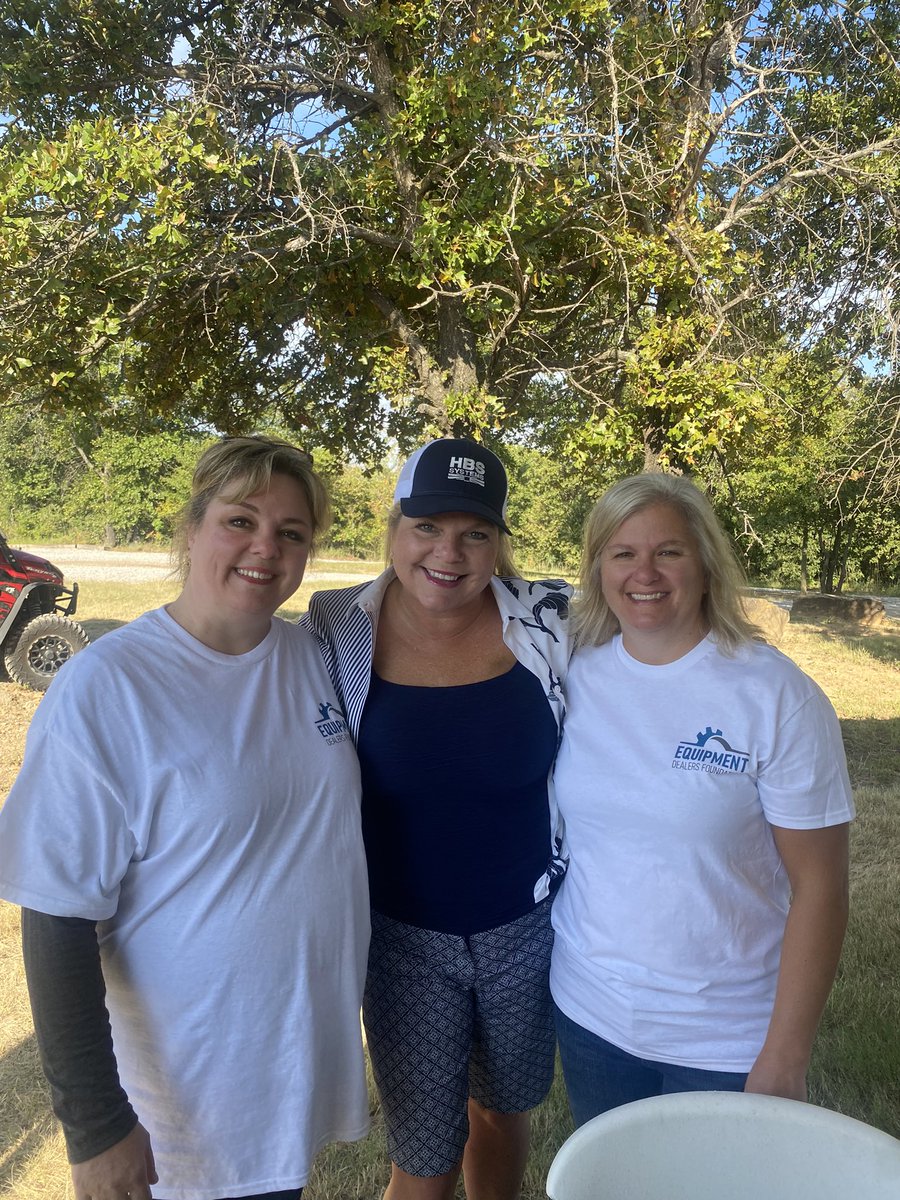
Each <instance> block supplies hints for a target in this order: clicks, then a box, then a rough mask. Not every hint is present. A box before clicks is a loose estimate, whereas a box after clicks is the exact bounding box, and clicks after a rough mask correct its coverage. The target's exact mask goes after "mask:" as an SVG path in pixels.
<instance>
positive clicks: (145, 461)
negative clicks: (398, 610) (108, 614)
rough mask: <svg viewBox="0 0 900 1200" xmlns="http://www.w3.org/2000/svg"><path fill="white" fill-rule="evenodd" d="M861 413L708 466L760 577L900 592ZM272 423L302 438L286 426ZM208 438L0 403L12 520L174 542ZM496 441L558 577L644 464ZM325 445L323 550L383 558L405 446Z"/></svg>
mask: <svg viewBox="0 0 900 1200" xmlns="http://www.w3.org/2000/svg"><path fill="white" fill-rule="evenodd" d="M836 394H837V395H838V396H841V393H840V392H839V391H838V392H837V393H836ZM857 409H861V410H862V411H863V412H870V411H871V410H870V409H869V408H867V406H866V404H865V399H864V397H852V396H844V397H843V400H842V402H841V403H837V402H834V403H829V404H828V405H827V406H826V411H825V412H823V414H822V421H821V425H820V427H818V428H814V429H808V430H806V431H804V432H803V433H802V436H798V435H797V432H796V431H795V430H788V431H787V433H786V437H785V440H783V441H782V442H780V443H777V442H775V441H774V440H773V439H772V437H771V433H770V431H768V430H767V433H766V438H765V440H764V442H763V443H760V444H759V445H758V446H757V447H756V449H755V451H754V455H753V457H752V459H751V458H749V457H748V460H747V463H746V465H745V466H744V467H742V468H741V469H740V470H737V471H735V472H732V473H731V474H730V475H728V476H726V474H725V472H724V471H723V470H722V468H721V466H720V465H718V464H717V463H715V462H711V463H710V467H709V469H708V470H706V471H703V472H698V473H697V475H696V478H697V480H698V482H699V483H700V484H701V485H702V486H704V487H705V488H706V489H707V491H708V492H709V494H710V496H711V497H712V499H713V501H714V503H715V504H716V507H717V509H718V510H719V513H720V515H721V516H722V518H723V520H724V521H725V523H726V525H727V526H728V528H729V529H730V531H731V533H732V536H733V537H734V540H735V543H736V545H737V546H738V547H739V549H740V551H741V554H742V556H743V559H744V562H745V565H746V567H747V571H748V573H749V575H750V576H751V578H752V579H753V580H754V581H757V582H761V583H769V584H772V585H775V586H785V587H807V586H811V587H814V588H815V587H821V588H822V589H823V590H825V591H833V590H838V591H839V590H841V589H842V588H845V587H846V588H852V589H856V590H870V591H876V592H887V591H891V590H895V589H897V588H898V587H900V503H898V502H896V501H894V502H893V503H887V502H885V500H884V498H883V496H879V497H878V498H877V499H876V500H872V499H870V498H869V497H868V496H867V494H866V487H867V474H866V471H865V469H863V468H862V467H860V468H859V469H858V470H856V471H849V470H848V463H849V459H848V458H847V456H848V455H852V454H853V452H854V449H853V448H854V446H855V444H856V442H855V438H854V437H849V438H848V440H847V441H846V443H845V444H844V445H843V447H842V444H841V431H842V428H843V427H844V426H846V425H848V424H849V425H851V426H852V423H853V420H854V414H855V412H856V410H857ZM263 430H264V431H267V432H271V433H276V434H280V435H285V436H290V432H289V431H287V430H285V429H283V428H281V427H278V426H275V425H270V426H263ZM208 438H209V434H208V433H203V432H195V433H192V434H186V433H184V432H183V431H182V430H180V429H178V428H175V427H173V428H164V427H161V428H160V429H159V430H157V431H156V432H153V433H146V432H140V433H128V432H125V431H124V430H122V429H121V428H112V429H110V428H103V427H102V426H100V425H98V424H96V423H94V422H92V421H91V420H88V419H86V418H84V417H80V416H73V415H71V414H57V415H55V416H47V414H45V413H44V412H43V411H42V409H41V407H40V406H39V405H33V406H30V407H25V408H22V407H18V408H15V409H9V408H5V409H4V408H0V528H3V529H4V531H5V532H6V534H7V535H8V536H10V537H12V538H13V539H15V540H18V541H24V542H30V541H76V542H78V541H83V542H92V543H97V542H99V543H104V544H106V545H117V544H124V543H129V542H148V543H151V544H153V543H157V544H160V545H164V544H166V542H167V540H168V537H169V534H170V532H171V525H172V519H173V517H174V515H175V513H176V512H177V509H178V506H179V504H180V503H181V502H182V499H183V497H184V496H185V495H186V493H187V490H188V488H189V480H190V474H191V471H192V468H193V464H194V462H195V461H196V458H197V455H198V453H199V451H200V449H201V448H202V447H203V445H204V444H205V442H206V441H207V440H208ZM497 449H498V450H499V451H500V453H501V454H502V455H503V457H504V459H505V460H506V463H507V468H508V471H509V476H510V514H511V520H512V525H513V529H514V532H515V535H516V536H515V545H516V552H517V556H518V557H519V559H520V561H521V562H522V563H524V564H527V565H528V566H529V567H531V568H532V569H538V570H543V571H548V572H549V571H552V570H554V569H561V570H565V571H567V572H572V571H574V570H575V569H576V568H577V564H578V557H579V553H580V539H581V528H582V523H583V520H584V517H585V515H586V513H587V511H588V509H589V508H590V506H591V504H592V503H593V501H594V499H596V496H597V494H598V490H597V489H598V487H602V486H603V485H604V483H611V482H613V481H614V480H615V479H616V478H618V477H619V476H621V475H622V474H625V473H627V472H628V471H631V470H635V469H640V462H639V458H640V455H639V453H638V452H637V451H636V452H635V454H634V456H633V457H632V459H631V460H629V459H622V460H618V461H617V460H614V459H609V460H608V461H606V462H605V463H601V464H593V465H592V467H591V470H590V471H589V472H585V471H584V470H583V469H582V468H581V466H580V465H579V464H578V463H577V462H574V461H572V460H567V459H565V458H560V457H557V456H552V455H548V454H546V453H544V452H542V451H540V450H537V449H535V448H533V447H529V446H525V445H516V444H509V445H506V446H500V445H498V446H497ZM314 453H315V460H316V465H317V468H318V469H319V470H320V471H321V472H322V474H323V475H324V477H325V478H326V480H327V481H328V485H329V490H330V492H331V496H332V502H333V510H334V520H333V525H332V528H331V530H330V532H329V534H328V537H327V538H326V540H325V543H324V546H323V547H322V549H323V550H324V552H325V553H334V554H338V555H341V556H352V557H360V558H363V557H368V558H378V557H379V556H380V554H381V552H382V539H383V534H384V526H385V517H386V514H387V511H388V509H389V507H390V504H391V498H392V494H393V488H394V483H395V481H396V465H397V455H396V454H394V455H393V456H390V457H388V458H386V459H385V460H384V461H383V462H382V463H381V464H379V465H377V466H375V467H371V466H370V467H363V466H361V465H358V464H353V463H348V462H346V461H345V460H344V459H343V458H342V457H341V456H339V455H336V454H335V453H334V452H332V451H329V450H327V449H325V448H321V447H320V448H318V449H316V450H315V452H314ZM842 454H843V455H844V458H843V459H842V457H841V456H842Z"/></svg>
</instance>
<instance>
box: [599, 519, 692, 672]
mask: <svg viewBox="0 0 900 1200" xmlns="http://www.w3.org/2000/svg"><path fill="white" fill-rule="evenodd" d="M600 582H601V586H602V589H603V596H604V599H605V600H606V603H607V604H608V605H609V607H610V609H611V610H612V611H613V613H614V614H615V616H616V617H617V618H618V621H619V625H620V626H621V629H622V640H623V643H624V645H625V649H626V650H627V651H628V653H629V654H631V655H632V656H633V657H634V658H637V659H639V660H640V661H641V662H646V663H656V664H659V663H667V662H674V661H675V659H677V658H681V657H682V655H684V654H687V652H688V651H689V650H691V649H692V648H693V647H694V646H696V645H697V643H698V642H700V641H702V639H703V638H704V637H705V636H706V634H707V632H708V629H709V626H708V624H707V621H706V617H705V615H704V613H703V597H704V595H705V594H706V573H705V571H704V568H703V562H702V560H701V557H700V548H699V546H698V544H697V541H696V539H695V537H694V536H693V534H692V533H691V531H690V529H689V528H688V525H687V522H686V521H685V519H684V517H683V516H682V515H681V513H680V512H679V511H678V509H676V508H672V507H671V506H670V505H668V504H652V505H650V506H649V507H647V508H644V509H641V510H640V511H639V512H637V513H634V514H633V515H632V516H630V517H628V518H627V519H626V520H624V521H623V522H622V524H621V525H620V526H619V527H618V529H617V530H616V532H615V533H614V534H613V536H612V537H611V538H610V540H609V542H608V543H607V544H606V546H604V548H603V550H602V552H601V554H600Z"/></svg>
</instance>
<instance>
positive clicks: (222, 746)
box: [0, 610, 369, 1200]
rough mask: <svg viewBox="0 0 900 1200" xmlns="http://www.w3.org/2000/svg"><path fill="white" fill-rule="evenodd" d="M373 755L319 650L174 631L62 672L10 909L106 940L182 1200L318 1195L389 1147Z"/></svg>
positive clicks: (124, 1048) (129, 1088) (122, 1041)
mask: <svg viewBox="0 0 900 1200" xmlns="http://www.w3.org/2000/svg"><path fill="white" fill-rule="evenodd" d="M359 804H360V784H359V770H358V765H357V761H356V755H355V752H354V750H353V744H352V741H351V739H350V735H349V732H348V730H347V727H346V723H345V722H344V720H343V718H342V716H341V714H340V711H339V710H338V708H337V705H336V703H335V700H334V692H333V689H332V686H331V683H330V681H329V679H328V675H327V673H326V671H325V669H324V666H323V664H322V662H321V659H320V656H319V652H318V650H317V648H316V645H315V643H314V641H313V639H312V638H311V637H310V636H309V635H308V634H306V633H304V632H303V631H302V630H300V629H298V628H297V627H296V626H293V625H288V624H286V623H285V622H283V621H280V620H273V622H272V628H271V630H270V632H269V633H268V635H267V636H266V638H265V639H264V640H263V641H262V642H261V643H260V644H259V645H258V646H256V647H255V648H254V649H253V650H251V651H250V652H249V653H248V654H242V655H234V656H233V655H226V654H220V653H218V652H216V651H214V650H211V649H209V648H208V647H206V646H204V645H202V644H201V643H200V642H198V641H196V640H195V639H194V638H193V637H191V636H190V635H189V634H188V633H186V632H185V631H184V630H183V629H181V627H180V626H179V625H177V624H176V623H175V621H174V620H172V618H171V617H169V615H168V614H167V613H166V612H165V611H164V610H159V611H156V612H152V613H148V614H146V615H145V616H143V617H140V618H139V619H138V620H136V621H134V622H132V623H131V624H130V625H128V626H126V627H124V628H123V629H121V630H117V631H115V632H112V633H109V634H107V635H106V636H105V637H104V638H102V639H101V640H100V641H99V642H97V643H96V644H95V645H93V646H90V647H88V649H87V650H85V651H84V652H83V653H82V654H79V655H78V656H77V657H76V658H74V659H73V660H72V661H71V663H70V664H67V665H66V666H65V668H64V669H63V670H62V671H61V672H60V674H59V677H58V678H57V679H56V680H55V681H54V683H53V685H52V686H51V688H50V690H49V691H48V693H47V695H46V696H45V697H44V699H43V700H42V701H41V704H40V706H39V708H38V711H37V714H36V715H35V718H34V720H33V722H32V725H31V729H30V731H29V735H28V741H27V748H26V757H25V764H24V767H23V769H22V772H21V774H20V776H19V778H18V780H17V781H16V783H15V785H14V786H13V789H12V791H11V792H10V795H9V798H8V800H7V802H6V805H5V807H4V809H3V811H2V813H0V894H2V895H3V896H4V897H5V898H6V899H7V900H11V901H12V902H13V903H15V904H20V905H23V906H26V907H28V908H33V909H37V910H38V911H41V912H45V913H51V914H55V915H58V916H77V917H85V918H88V919H91V920H96V921H99V922H101V924H100V925H99V926H98V933H99V937H100V946H101V956H102V963H103V973H104V978H105V980H106V985H107V1001H108V1007H109V1010H110V1015H111V1019H112V1027H113V1039H114V1045H115V1052H116V1057H117V1061H118V1065H119V1073H120V1077H121V1080H122V1084H123V1086H124V1088H125V1090H126V1092H127V1093H128V1096H129V1099H130V1100H131V1102H132V1104H133V1106H134V1108H135V1110H136V1111H137V1113H138V1116H139V1118H140V1120H141V1121H142V1122H143V1124H144V1125H145V1126H146V1127H147V1128H148V1130H149V1132H150V1136H151V1141H152V1145H153V1150H154V1154H155V1157H156V1165H157V1169H158V1171H159V1184H158V1187H157V1188H155V1189H154V1190H155V1191H156V1190H158V1192H159V1194H160V1195H162V1196H166V1197H167V1198H168V1200H210V1198H212V1197H220V1196H223V1195H228V1196H241V1195H247V1194H253V1193H256V1192H269V1191H280V1190H283V1189H288V1188H293V1187H300V1186H302V1185H303V1184H304V1183H305V1182H306V1179H307V1176H308V1173H309V1168H310V1163H311V1160H312V1158H313V1156H314V1155H315V1153H316V1151H317V1150H318V1149H319V1148H320V1147H321V1146H323V1145H324V1144H325V1143H326V1142H329V1141H333V1140H355V1139H357V1138H359V1137H362V1136H363V1135H364V1134H365V1132H366V1129H367V1127H368V1103H367V1095H366V1081H365V1067H364V1058H363V1051H362V1044H361V1036H360V1025H359V1009H360V1001H361V997H362V987H363V981H364V973H365V963H366V953H367V947H368V936H369V916H368V895H367V883H366V868H365V861H364V855H363V846H362V837H361V832H360V815H359Z"/></svg>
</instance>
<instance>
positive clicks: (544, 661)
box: [304, 438, 571, 1200]
mask: <svg viewBox="0 0 900 1200" xmlns="http://www.w3.org/2000/svg"><path fill="white" fill-rule="evenodd" d="M506 498H507V481H506V472H505V470H504V468H503V464H502V463H501V462H500V460H499V459H498V458H497V456H496V455H495V454H493V453H492V452H491V451H490V450H488V449H486V448H485V447H484V446H480V445H478V444H477V443H475V442H472V441H469V440H468V439H464V438H441V439H438V440H436V441H432V442H429V443H428V444H427V445H425V446H423V447H421V448H420V449H419V450H417V451H416V453H415V454H414V455H413V456H412V457H411V458H410V459H409V461H408V462H407V463H406V464H405V465H404V467H403V469H402V471H401V473H400V478H399V481H398V484H397V489H396V492H395V494H394V500H395V505H394V508H393V509H392V511H391V514H390V518H389V529H388V546H389V555H388V557H389V560H390V566H389V567H388V568H387V570H386V571H384V572H383V574H382V575H380V576H379V577H378V579H376V580H374V581H373V582H371V583H366V584H362V585H358V586H356V587H351V588H343V589H340V590H337V591H329V592H318V593H316V594H315V595H314V596H313V597H312V600H311V602H310V608H309V613H308V615H307V616H306V617H305V618H304V623H305V625H306V627H307V628H308V629H309V630H310V631H311V632H313V633H314V634H315V635H316V637H317V638H318V639H319V642H320V645H321V647H322V652H323V655H324V657H325V661H326V663H327V665H328V668H329V671H330V673H331V676H332V679H333V681H334V684H335V687H336V690H337V694H338V698H339V699H340V700H341V702H342V704H343V706H344V713H345V715H346V718H347V723H348V725H349V727H350V730H351V732H352V735H353V737H354V740H355V741H356V744H357V749H358V751H359V757H360V763H361V766H362V777H363V834H364V840H365V844H366V853H367V859H368V866H369V886H370V893H371V902H372V922H373V940H372V946H371V950H370V955H369V969H368V978H367V983H366V994H365V1001H364V1016H365V1023H366V1032H367V1036H368V1045H369V1052H370V1055H371V1058H372V1064H373V1068H374V1072H375V1079H376V1082H377V1084H378V1088H379V1092H380V1094H381V1101H382V1107H383V1111H384V1116H385V1124H386V1128H387V1140H388V1149H389V1151H390V1156H391V1160H392V1173H391V1182H390V1184H389V1186H388V1188H387V1191H386V1193H385V1196H386V1197H387V1198H388V1200H450V1198H451V1197H452V1196H453V1195H454V1194H455V1188H456V1182H457V1179H458V1177H459V1173H460V1170H462V1172H463V1174H464V1177H465V1182H466V1187H467V1191H468V1194H469V1195H470V1196H471V1197H476V1196H478V1197H480V1196H486V1195H490V1196H492V1197H498V1198H506V1197H508V1200H515V1198H516V1197H518V1195H519V1193H520V1189H521V1183H522V1176H523V1173H524V1169H525V1161H526V1158H527V1153H528V1123H529V1110H530V1109H531V1108H533V1107H534V1106H535V1105H536V1104H538V1103H539V1102H540V1101H541V1100H542V1099H543V1098H544V1096H545V1095H546V1093H547V1091H548V1090H549V1087H550V1084H551V1082H552V1079H553V1067H554V1036H553V1026H552V1012H551V1004H550V997H549V990H548V983H547V978H548V964H549V955H550V948H551V942H552V934H551V928H550V911H549V910H550V899H551V896H552V893H553V891H554V890H555V884H556V882H557V881H558V880H559V878H560V877H561V875H562V872H563V870H564V864H563V863H562V861H561V860H560V857H559V855H560V846H561V842H560V837H559V831H558V829H557V816H556V806H555V803H554V801H553V797H552V791H551V788H550V784H549V773H550V768H551V766H552V763H553V759H554V756H555V754H556V748H557V744H558V740H559V730H560V728H561V724H562V715H563V700H562V695H561V692H560V680H561V677H562V675H563V673H564V671H565V665H566V661H567V658H568V640H567V634H566V621H567V616H568V601H569V596H570V592H571V589H570V588H569V587H568V585H566V584H564V583H562V582H559V581H553V580H551V581H544V582H540V583H529V582H527V581H525V580H523V579H519V578H517V577H516V575H515V571H514V569H513V567H512V563H511V555H510V546H509V529H508V526H507V523H506Z"/></svg>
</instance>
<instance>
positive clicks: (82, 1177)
mask: <svg viewBox="0 0 900 1200" xmlns="http://www.w3.org/2000/svg"><path fill="white" fill-rule="evenodd" d="M157 1178H158V1176H157V1174H156V1166H155V1165H154V1162H153V1150H152V1149H151V1147H150V1135H149V1134H148V1133H147V1130H146V1129H145V1128H144V1127H143V1125H141V1124H140V1123H138V1124H137V1125H135V1127H134V1129H132V1131H131V1133H129V1134H128V1136H127V1137H124V1138H122V1140H121V1141H120V1142H116V1144H115V1145H114V1146H110V1148H109V1149H108V1150H104V1151H103V1153H102V1154H98V1155H96V1156H95V1157H94V1158H89V1159H87V1160H86V1161H85V1162H82V1163H75V1164H74V1165H73V1167H72V1182H73V1183H74V1185H75V1200H152V1195H151V1192H150V1184H151V1183H156V1181H157Z"/></svg>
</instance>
